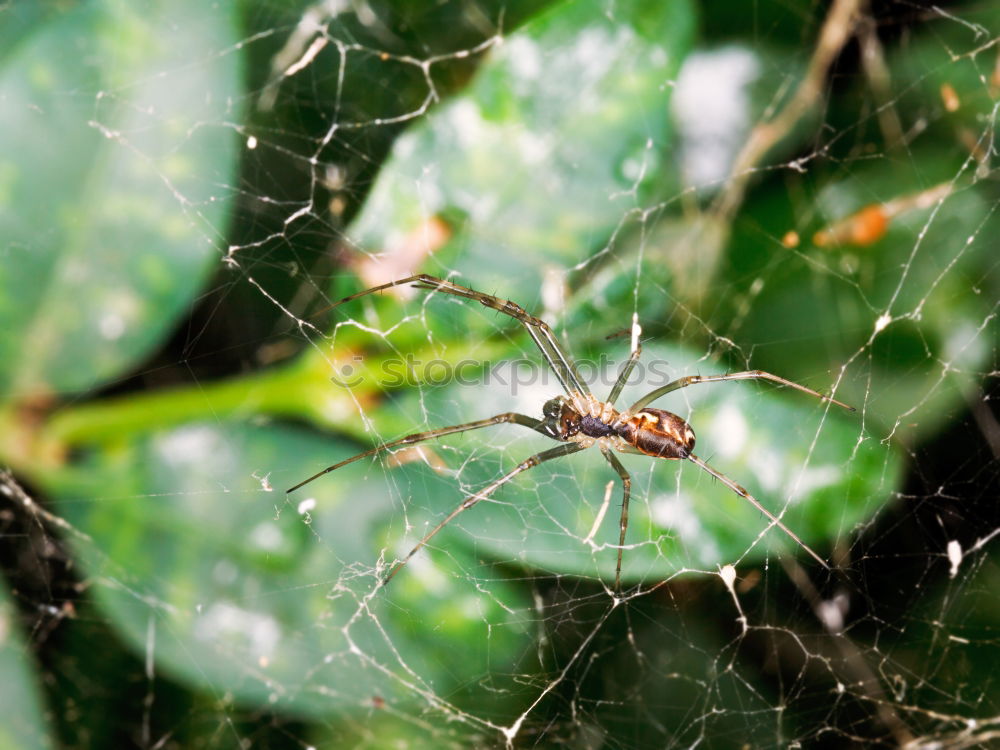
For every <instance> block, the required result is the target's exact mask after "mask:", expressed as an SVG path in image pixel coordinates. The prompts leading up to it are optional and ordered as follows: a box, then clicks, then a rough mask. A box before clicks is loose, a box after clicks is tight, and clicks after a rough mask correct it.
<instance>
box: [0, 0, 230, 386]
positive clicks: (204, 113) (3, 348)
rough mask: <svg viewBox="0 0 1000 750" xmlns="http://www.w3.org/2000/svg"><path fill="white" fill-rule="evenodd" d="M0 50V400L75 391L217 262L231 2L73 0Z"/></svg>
mask: <svg viewBox="0 0 1000 750" xmlns="http://www.w3.org/2000/svg"><path fill="white" fill-rule="evenodd" d="M30 31H31V32H32V36H31V37H30V38H28V39H25V40H21V42H20V44H19V46H18V47H17V48H16V50H15V52H14V53H13V54H11V55H8V56H6V57H4V58H2V59H0V65H2V68H0V100H2V101H3V107H2V108H0V141H2V142H3V143H5V144H7V145H8V147H7V148H5V149H4V150H3V153H2V154H0V237H2V240H0V243H2V244H0V252H2V253H3V255H4V258H5V261H4V263H2V264H0V319H2V320H3V321H4V335H3V336H2V337H0V394H3V397H4V398H24V397H29V396H33V395H35V396H37V395H49V394H52V393H54V392H56V393H66V392H73V391H81V390H86V389H88V388H93V387H95V386H98V385H100V384H102V383H106V382H108V381H109V380H111V379H113V378H115V377H118V376H120V375H121V374H122V373H123V372H125V371H127V370H128V369H129V368H131V367H133V366H134V365H135V364H136V363H137V362H139V361H141V360H142V359H143V358H144V357H146V356H148V355H149V353H150V352H151V351H153V350H154V349H155V347H156V346H158V345H159V344H161V343H162V341H163V338H164V335H165V334H166V333H167V332H169V331H170V330H171V328H172V327H173V326H174V325H175V323H176V321H177V320H178V318H179V317H180V316H182V315H183V314H184V313H186V312H187V311H188V310H189V309H190V306H191V304H192V303H193V301H194V300H195V298H196V297H197V295H198V294H199V293H200V292H201V290H202V288H203V285H204V283H205V281H206V279H207V277H208V274H209V273H210V272H211V271H212V269H213V268H214V267H215V264H216V263H217V261H218V259H219V257H220V254H219V245H220V243H221V242H222V241H223V239H222V238H223V237H224V232H225V229H226V227H225V223H226V218H227V215H228V209H229V205H230V203H231V199H232V197H233V195H234V193H235V189H234V187H233V179H234V171H235V169H234V168H235V163H236V153H237V150H236V134H235V132H234V128H233V123H235V122H238V121H239V116H240V106H241V105H240V103H239V102H240V99H239V85H240V80H239V75H240V57H241V52H240V51H239V48H238V47H237V46H235V45H234V42H235V40H236V34H237V29H236V25H235V13H234V6H233V4H232V3H229V2H224V3H221V4H220V5H218V6H216V7H215V8H214V9H212V10H211V11H210V12H209V11H206V9H205V5H204V3H199V2H192V0H184V1H183V2H169V3H168V2H155V3H144V4H142V5H141V7H140V6H138V5H136V4H134V3H128V2H123V1H122V0H104V1H102V2H91V3H85V4H80V5H79V6H77V7H75V8H73V9H72V10H71V11H70V12H67V13H65V14H61V15H56V16H53V17H52V18H51V19H50V20H48V21H47V22H46V23H44V24H36V25H34V26H32V27H31V28H30Z"/></svg>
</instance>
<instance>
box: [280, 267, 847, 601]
mask: <svg viewBox="0 0 1000 750" xmlns="http://www.w3.org/2000/svg"><path fill="white" fill-rule="evenodd" d="M406 284H410V285H412V286H413V287H415V288H417V289H424V290H429V291H431V292H443V293H445V294H453V295H455V296H458V297H465V298H466V299H472V300H477V301H478V302H480V303H481V304H483V305H485V306H486V307H489V308H492V309H494V310H497V311H499V312H501V313H503V314H504V315H509V316H510V317H512V318H514V319H515V320H517V321H519V322H520V323H522V324H523V325H524V327H525V329H526V330H527V331H528V335H530V336H531V338H532V340H533V341H534V342H535V345H536V346H537V347H538V349H539V350H540V351H541V353H542V356H543V357H545V360H546V362H547V363H548V364H549V366H550V367H551V368H552V370H553V372H554V373H555V375H556V377H557V378H558V380H559V382H560V383H561V385H562V387H563V390H564V391H565V394H563V395H559V396H556V397H555V398H552V399H550V400H549V401H547V402H546V403H545V405H544V406H543V407H542V418H541V419H536V418H535V417H529V416H527V415H525V414H517V413H515V412H504V413H503V414H497V415H496V416H493V417H487V418H486V419H479V420H476V421H475V422H466V423H464V424H457V425H452V426H451V427H439V428H437V429H435V430H427V431H426V432H416V433H413V434H412V435H407V436H406V437H402V438H400V439H398V440H393V441H391V442H388V443H383V444H382V445H379V446H376V447H375V448H372V449H370V450H367V451H364V452H362V453H359V454H357V455H356V456H351V457H350V458H346V459H344V460H343V461H340V462H339V463H335V464H333V465H332V466H328V467H326V468H325V469H323V470H322V471H319V472H317V473H316V474H314V475H312V476H311V477H309V478H308V479H305V480H303V481H302V482H299V483H298V484H297V485H295V486H294V487H292V488H290V489H289V490H287V493H286V494H290V493H292V492H294V491H295V490H297V489H299V488H301V487H304V486H305V485H307V484H309V483H310V482H312V481H314V480H315V479H318V478H319V477H321V476H323V475H324V474H328V473H330V472H331V471H336V470H337V469H339V468H340V467H342V466H347V465H348V464H351V463H354V462H355V461H359V460H361V459H362V458H367V457H368V456H373V455H376V454H378V453H381V452H383V451H387V450H390V449H392V448H395V447H397V446H401V445H412V444H414V443H420V442H423V441H424V440H430V439H432V438H437V437H441V436H443V435H454V434H455V433H459V432H466V431H468V430H478V429H480V428H482V427H490V426H491V425H497V424H505V423H511V424H518V425H522V426H524V427H528V428H530V429H532V430H534V431H535V432H539V433H541V434H542V435H545V436H546V437H548V438H551V439H552V440H555V441H557V442H559V443H560V445H558V446H556V447H554V448H550V449H549V450H545V451H541V452H540V453H536V454H534V455H533V456H529V457H528V458H526V459H524V460H523V461H521V463H519V464H518V465H517V466H516V467H514V468H513V469H511V470H510V471H508V472H507V473H506V474H504V475H503V476H502V477H500V478H499V479H497V480H495V481H494V482H492V483H491V484H489V485H487V486H486V487H484V488H483V489H481V490H479V491H478V492H475V493H473V494H471V495H469V496H468V497H466V498H465V499H464V500H462V502H461V503H460V504H459V505H458V507H457V508H455V509H454V510H453V511H452V512H451V513H449V514H448V515H447V516H446V517H445V518H444V519H443V520H442V521H441V522H440V523H438V525H437V526H435V527H434V528H433V529H431V530H430V531H429V532H427V534H425V535H424V538H423V539H421V540H420V541H419V542H418V543H417V544H416V546H414V547H413V549H411V550H410V551H409V553H407V555H406V557H404V558H403V559H402V560H399V561H397V562H396V563H395V564H394V565H393V566H392V568H391V569H390V570H389V573H388V574H387V575H386V576H385V577H384V578H383V579H382V580H381V583H380V586H384V585H385V584H387V583H388V582H389V581H390V580H391V579H392V577H393V576H394V575H396V573H398V572H399V570H400V569H401V568H402V567H403V566H404V565H406V563H408V562H409V561H410V560H411V559H412V558H413V556H414V555H415V554H417V552H419V551H420V550H421V549H422V548H423V547H424V545H426V544H427V543H428V542H429V541H430V540H431V539H432V538H433V537H434V535H435V534H437V533H438V532H439V531H440V530H441V529H443V528H444V527H445V526H447V525H448V524H449V523H450V522H451V521H453V520H454V519H455V517H456V516H457V515H458V514H459V513H461V512H463V511H466V510H468V509H469V508H471V507H472V506H474V505H476V504H477V503H478V502H480V501H481V500H485V499H486V498H488V497H490V496H491V495H492V494H493V493H494V492H496V491H497V490H498V489H500V488H501V487H503V486H504V485H505V484H507V483H508V482H510V481H511V480H512V479H514V477H516V476H517V475H518V474H521V473H523V472H525V471H528V469H531V468H533V467H535V466H538V465H539V464H541V463H544V462H546V461H552V460H553V459H556V458H562V457H563V456H568V455H570V454H573V453H578V452H579V451H582V450H585V449H587V448H590V447H591V446H593V445H597V447H598V448H600V451H601V453H602V454H603V455H604V458H605V459H606V460H607V462H608V463H609V464H611V467H612V468H613V469H614V470H615V472H616V473H617V474H618V476H619V477H620V478H621V483H622V512H621V518H620V520H619V537H618V563H617V565H616V567H615V589H616V590H620V589H621V572H622V552H623V550H624V547H625V532H626V530H627V528H628V502H629V494H630V490H631V486H632V478H631V477H630V476H629V473H628V472H627V471H626V470H625V467H624V466H623V465H622V463H621V461H619V460H618V458H617V457H616V456H615V451H618V452H621V453H634V454H640V455H644V456H651V457H653V458H665V459H675V460H680V459H686V460H688V461H691V462H692V463H693V464H695V465H697V466H699V467H700V468H701V469H703V470H704V471H707V472H708V473H709V474H711V475H712V476H713V477H715V478H716V479H718V480H719V481H720V482H722V483H723V484H725V485H726V486H727V487H728V488H729V489H731V490H732V491H733V492H735V493H736V494H737V495H739V496H740V497H742V498H743V499H744V500H746V501H747V502H749V503H751V504H752V505H753V506H754V507H755V508H756V509H757V510H758V511H760V512H761V513H763V514H764V515H765V516H767V518H768V519H770V521H771V523H772V524H773V525H775V526H777V527H778V528H780V529H781V530H782V531H784V532H785V533H786V534H787V535H788V536H789V537H791V538H792V539H794V540H795V542H796V543H797V544H798V545H799V546H800V547H802V548H803V549H804V550H805V551H806V552H808V553H809V554H810V555H812V557H813V558H815V559H816V560H817V561H818V562H819V563H820V564H821V565H823V567H825V568H829V566H828V565H827V564H826V561H825V560H823V558H822V557H820V556H819V555H818V554H816V552H814V551H813V550H812V549H811V548H810V547H809V546H808V545H806V544H805V542H803V541H802V540H801V539H799V537H798V536H797V535H796V534H795V533H794V532H793V531H792V530H791V529H789V528H788V527H787V526H785V525H784V524H783V523H782V522H781V520H780V519H779V518H778V517H777V516H775V515H774V514H772V513H771V512H770V511H769V510H767V508H765V507H764V506H763V505H761V504H760V502H758V501H757V499H756V498H754V496H753V495H751V494H750V493H749V492H747V491H746V490H745V489H744V488H743V487H741V486H740V485H738V484H736V482H734V481H733V480H731V479H729V478H728V477H727V476H725V475H723V474H722V473H720V472H718V471H716V470H715V469H713V468H712V467H711V466H709V465H708V464H707V463H705V462H704V461H702V460H701V459H700V458H698V456H696V455H695V454H694V453H692V450H693V449H694V443H695V436H694V430H692V429H691V426H690V425H689V424H688V423H687V422H685V421H684V420H683V419H681V418H680V417H678V416H677V415H676V414H673V413H671V412H669V411H664V410H663V409H653V408H650V407H649V404H651V403H652V402H653V401H655V400H656V399H658V398H660V397H661V396H665V395H667V394H668V393H671V392H673V391H676V390H679V389H681V388H687V387H688V386H689V385H696V384H698V383H712V382H716V381H721V380H770V381H773V382H775V383H779V384H780V385H783V386H788V387H790V388H795V389H796V390H799V391H802V392H803V393H808V394H810V395H812V396H816V397H817V398H819V399H821V400H823V401H828V402H830V403H832V404H836V405H837V406H840V407H843V408H844V409H848V410H849V411H854V407H852V406H848V405H847V404H844V403H841V402H840V401H837V400H836V399H833V398H830V397H829V396H825V395H823V394H822V393H819V392H818V391H814V390H812V389H811V388H806V387H805V386H803V385H799V384H798V383H793V382H792V381H790V380H786V379H785V378H782V377H779V376H777V375H772V374H771V373H769V372H763V371H761V370H748V371H746V372H732V373H728V374H725V375H688V376H687V377H683V378H679V379H678V380H674V381H672V382H670V383H667V384H666V385H663V386H660V387H659V388H656V389H654V390H652V391H650V392H649V393H647V394H646V395H645V396H643V397H642V398H640V399H639V400H638V401H636V402H635V403H634V404H632V405H631V406H629V407H628V408H627V409H623V410H621V411H619V410H618V409H616V408H615V401H616V400H617V399H618V396H619V394H621V391H622V388H624V386H625V383H626V381H627V380H628V377H629V375H630V374H631V372H632V369H633V368H634V367H635V364H636V362H638V360H639V356H640V354H641V353H642V346H641V344H640V343H639V341H638V327H637V326H636V327H635V329H634V332H633V341H632V352H631V354H630V356H629V359H628V361H627V362H626V363H625V366H624V367H623V368H622V370H621V372H620V373H619V375H618V379H617V380H616V381H615V384H614V387H612V389H611V393H610V394H609V395H608V398H607V399H606V400H605V401H600V400H598V399H597V398H596V397H595V396H594V395H593V394H592V393H591V392H590V389H589V388H588V387H587V384H586V383H584V382H583V381H582V380H581V379H580V375H579V373H578V372H577V368H576V365H575V363H574V362H573V360H572V359H570V357H569V356H568V355H567V354H566V352H565V350H564V349H563V347H562V346H560V345H559V342H558V341H557V340H556V337H555V335H554V334H553V333H552V329H551V328H550V327H549V325H548V324H547V323H546V322H545V321H543V320H539V319H538V318H536V317H533V316H532V315H529V314H528V312H527V311H526V310H525V309H524V308H523V307H521V306H520V305H518V304H516V303H514V302H510V301H509V300H505V299H501V298H499V297H494V296H493V295H491V294H485V293H483V292H477V291H476V290H474V289H469V288H468V287H464V286H460V285H459V284H456V283H454V282H452V281H448V280H446V279H440V278H437V277H436V276H430V275H428V274H423V273H421V274H416V275H415V276H408V277H406V278H405V279H399V280H398V281H392V282H390V283H388V284H382V285H381V286H376V287H372V288H371V289H366V290H365V291H363V292H358V293H357V294H352V295H350V296H348V297H344V298H343V299H342V300H340V301H338V302H335V303H334V304H333V305H331V307H336V306H338V305H341V304H343V303H345V302H350V301H351V300H354V299H357V298H358V297H363V296H365V295H368V294H373V293H375V292H381V291H384V290H386V289H389V288H391V287H396V286H403V285H406Z"/></svg>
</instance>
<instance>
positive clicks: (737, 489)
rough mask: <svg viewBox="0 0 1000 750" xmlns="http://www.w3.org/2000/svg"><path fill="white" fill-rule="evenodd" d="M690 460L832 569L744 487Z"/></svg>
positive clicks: (691, 459) (699, 460) (696, 460)
mask: <svg viewBox="0 0 1000 750" xmlns="http://www.w3.org/2000/svg"><path fill="white" fill-rule="evenodd" d="M688 460H689V461H691V462H692V463H694V464H696V465H698V466H700V467H701V468H702V469H704V470H705V471H707V472H708V473H709V474H711V475H712V476H713V477H715V478H716V479H718V480H719V481H720V482H722V483H723V484H724V485H726V486H727V487H728V488H729V489H731V490H732V491H733V492H735V493H736V494H737V495H739V496H740V497H742V498H743V499H744V500H746V501H747V502H748V503H750V504H751V505H753V507H755V508H756V509H757V510H759V511H760V512H761V513H763V514H764V515H765V516H767V517H768V518H769V519H771V523H773V524H774V525H775V526H777V527H778V528H779V529H781V530H782V531H784V532H785V533H786V534H788V536H790V537H791V538H792V539H794V540H795V542H796V543H797V544H798V545H799V546H800V547H801V548H802V549H804V550H805V551H806V552H808V553H809V554H810V555H812V556H813V557H814V558H815V559H816V561H817V562H818V563H819V564H820V565H822V566H823V567H824V568H826V569H827V570H829V569H830V566H829V565H827V563H826V560H824V559H823V558H822V557H820V556H819V555H817V554H816V553H815V552H813V550H812V548H811V547H810V546H809V545H808V544H806V543H805V542H803V541H802V540H801V539H799V537H798V536H797V535H796V534H795V532H794V531H792V530H791V529H789V528H788V527H787V526H785V524H783V523H782V522H781V521H780V520H779V519H778V517H777V516H775V515H774V514H773V513H771V511H769V510H768V509H767V508H765V507H764V506H763V505H761V504H760V502H758V501H757V499H756V498H755V497H754V496H753V495H751V494H750V493H749V492H747V491H746V490H745V489H743V488H742V487H740V486H739V485H738V484H736V482H734V481H733V480H732V479H730V478H729V477H727V476H726V475H725V474H721V473H719V472H718V471H716V470H715V469H713V468H712V467H711V466H709V465H708V464H706V463H705V462H704V461H702V460H701V459H700V458H698V457H697V456H696V455H694V454H693V453H691V454H689V455H688Z"/></svg>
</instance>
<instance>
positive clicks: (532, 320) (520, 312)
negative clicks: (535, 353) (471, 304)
mask: <svg viewBox="0 0 1000 750" xmlns="http://www.w3.org/2000/svg"><path fill="white" fill-rule="evenodd" d="M421 276H422V277H423V278H422V279H421V280H420V282H418V283H416V284H414V286H416V287H417V288H418V289H431V290H440V291H442V292H445V293H447V294H454V295H456V296H459V297H465V298H466V299H473V300H476V301H478V302H479V303H480V304H481V305H484V306H485V307H489V308H492V309H493V310H497V311H498V312H501V313H503V314H504V315H509V316H510V317H512V318H514V319H515V320H518V321H520V322H521V323H522V324H523V325H524V327H525V328H526V329H527V331H528V334H529V335H530V336H531V338H532V339H533V340H534V342H535V345H536V346H537V347H538V348H539V349H540V350H541V352H542V354H543V355H545V359H546V360H547V361H548V363H549V366H550V367H551V368H552V370H553V371H554V372H555V373H556V376H557V377H558V378H559V381H560V382H561V383H562V385H563V388H564V389H565V390H566V391H567V392H568V393H570V395H572V392H573V391H574V390H575V391H576V392H577V393H582V394H589V393H590V389H589V388H588V387H587V385H586V383H584V382H583V380H582V379H581V378H580V373H579V372H578V371H577V369H576V363H575V362H574V361H573V358H572V357H570V356H569V355H568V354H567V353H566V352H565V351H563V348H562V346H561V345H560V344H559V340H558V339H557V338H556V336H555V334H554V333H552V329H551V328H550V327H549V324H548V323H546V322H545V321H544V320H542V319H541V318H536V317H534V316H533V315H530V314H528V311H527V310H525V309H524V308H523V307H521V306H520V305H519V304H517V303H516V302H511V301H510V300H506V299H502V298H501V297H496V296H494V295H492V294H486V293H484V292H479V291H476V290H475V289H470V288H468V287H465V286H462V285H461V284H456V283H455V282H453V281H448V280H447V279H440V278H438V277H436V276H428V275H427V274H421ZM536 329H537V330H536ZM557 363H558V364H557Z"/></svg>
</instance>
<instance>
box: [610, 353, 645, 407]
mask: <svg viewBox="0 0 1000 750" xmlns="http://www.w3.org/2000/svg"><path fill="white" fill-rule="evenodd" d="M641 354H642V344H637V345H636V347H635V349H633V350H632V354H631V355H630V356H629V358H628V362H626V363H625V366H624V367H623V368H622V371H621V372H620V373H619V374H618V380H616V381H615V385H614V387H613V388H612V389H611V393H610V394H609V395H608V401H607V403H609V404H611V405H612V406H614V403H615V401H617V400H618V396H620V395H621V392H622V388H624V387H625V383H626V382H628V376H629V375H631V374H632V370H633V369H634V368H635V363H636V362H638V361H639V356H640V355H641Z"/></svg>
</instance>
